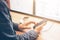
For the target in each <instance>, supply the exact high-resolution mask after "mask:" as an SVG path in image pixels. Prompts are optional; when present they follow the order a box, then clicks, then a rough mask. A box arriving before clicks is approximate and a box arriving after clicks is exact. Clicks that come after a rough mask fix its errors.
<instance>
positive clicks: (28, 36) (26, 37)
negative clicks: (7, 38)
mask: <svg viewBox="0 0 60 40" xmlns="http://www.w3.org/2000/svg"><path fill="white" fill-rule="evenodd" d="M37 37H38V33H36V32H35V31H34V30H31V31H29V32H27V33H25V34H22V35H18V39H20V40H35V39H36V38H37Z"/></svg>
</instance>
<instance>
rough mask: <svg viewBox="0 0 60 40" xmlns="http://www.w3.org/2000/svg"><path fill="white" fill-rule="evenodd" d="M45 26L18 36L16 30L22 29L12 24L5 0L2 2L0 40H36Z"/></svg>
mask: <svg viewBox="0 0 60 40" xmlns="http://www.w3.org/2000/svg"><path fill="white" fill-rule="evenodd" d="M44 25H45V23H43V24H42V25H40V26H38V27H36V28H35V29H33V30H31V31H29V32H27V33H25V34H22V35H16V33H15V30H19V29H20V28H22V27H21V25H18V24H15V23H13V22H12V20H11V16H10V12H9V8H8V6H7V4H6V2H5V0H0V40H35V39H36V38H37V36H38V33H39V32H40V30H41V29H42V27H43V26H44ZM27 28H28V27H27Z"/></svg>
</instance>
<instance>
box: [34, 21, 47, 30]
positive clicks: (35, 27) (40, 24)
mask: <svg viewBox="0 0 60 40" xmlns="http://www.w3.org/2000/svg"><path fill="white" fill-rule="evenodd" d="M44 22H47V20H43V21H41V22H39V23H38V24H36V25H35V26H33V29H35V28H36V27H37V26H39V25H41V24H43V23H44Z"/></svg>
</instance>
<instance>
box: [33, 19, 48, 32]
mask: <svg viewBox="0 0 60 40" xmlns="http://www.w3.org/2000/svg"><path fill="white" fill-rule="evenodd" d="M46 23H47V20H43V23H42V24H41V25H39V26H37V27H36V28H35V29H34V31H36V32H37V33H39V32H40V31H41V30H42V29H43V26H45V25H46Z"/></svg>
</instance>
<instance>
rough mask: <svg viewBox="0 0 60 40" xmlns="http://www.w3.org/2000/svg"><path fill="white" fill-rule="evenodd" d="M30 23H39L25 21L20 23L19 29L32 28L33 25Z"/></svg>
mask: <svg viewBox="0 0 60 40" xmlns="http://www.w3.org/2000/svg"><path fill="white" fill-rule="evenodd" d="M30 24H34V25H36V24H37V23H36V22H32V21H30V22H28V23H25V24H19V25H18V28H19V29H31V27H30V26H29V25H30Z"/></svg>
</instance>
